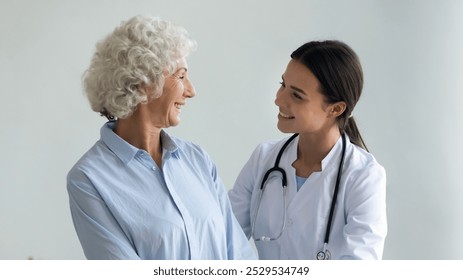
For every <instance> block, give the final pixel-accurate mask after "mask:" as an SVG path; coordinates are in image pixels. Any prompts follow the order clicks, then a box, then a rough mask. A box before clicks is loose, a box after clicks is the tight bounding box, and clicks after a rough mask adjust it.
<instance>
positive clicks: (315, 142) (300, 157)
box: [293, 127, 341, 177]
mask: <svg viewBox="0 0 463 280" xmlns="http://www.w3.org/2000/svg"><path fill="white" fill-rule="evenodd" d="M340 136H341V134H340V132H339V129H338V128H337V127H335V128H333V129H331V130H329V131H328V132H326V131H325V132H323V133H301V134H300V135H299V141H298V147H297V159H296V161H295V162H294V163H293V167H294V168H295V169H296V175H298V176H302V177H308V176H310V174H312V173H313V172H317V171H321V170H322V160H323V159H324V158H325V157H326V156H327V155H328V153H329V152H330V151H331V149H332V148H333V147H334V145H335V144H336V142H337V141H338V139H339V137H340Z"/></svg>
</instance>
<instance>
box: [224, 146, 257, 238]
mask: <svg viewBox="0 0 463 280" xmlns="http://www.w3.org/2000/svg"><path fill="white" fill-rule="evenodd" d="M259 158H260V147H257V148H256V149H255V150H254V152H253V153H252V155H251V157H250V158H249V160H248V161H247V162H246V164H245V165H244V166H243V168H242V169H241V172H240V173H239V175H238V177H237V179H236V181H235V184H234V186H233V189H232V190H230V191H229V193H228V196H229V197H230V202H231V204H232V208H233V213H234V214H235V216H236V219H237V220H238V222H239V223H240V225H241V227H242V229H243V231H244V233H245V234H246V237H247V238H248V239H249V238H250V237H251V207H252V206H251V200H252V194H253V190H254V188H255V185H256V183H257V172H258V171H257V166H258V165H257V163H258V162H259Z"/></svg>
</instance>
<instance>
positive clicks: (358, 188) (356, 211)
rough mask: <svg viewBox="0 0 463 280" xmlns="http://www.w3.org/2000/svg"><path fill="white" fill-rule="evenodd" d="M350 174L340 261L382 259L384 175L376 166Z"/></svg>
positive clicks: (384, 202) (384, 207)
mask: <svg viewBox="0 0 463 280" xmlns="http://www.w3.org/2000/svg"><path fill="white" fill-rule="evenodd" d="M356 173H357V174H351V176H349V177H350V178H352V183H349V185H350V186H351V188H350V189H349V190H348V193H346V202H345V203H346V207H345V208H346V209H345V215H346V225H345V227H344V231H343V236H344V246H343V248H344V250H342V251H341V252H342V254H341V256H339V258H340V259H382V255H383V248H384V241H385V238H386V234H387V219H386V172H385V170H384V168H383V167H382V166H380V165H379V164H377V163H376V162H371V163H370V164H369V165H368V166H366V168H363V169H362V170H358V171H357V172H356Z"/></svg>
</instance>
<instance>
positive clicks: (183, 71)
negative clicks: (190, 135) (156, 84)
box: [149, 59, 196, 128]
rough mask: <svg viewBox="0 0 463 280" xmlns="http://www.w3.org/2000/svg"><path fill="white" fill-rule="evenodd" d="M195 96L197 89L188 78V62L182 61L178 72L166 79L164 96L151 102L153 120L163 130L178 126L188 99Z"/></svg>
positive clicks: (163, 90) (179, 63)
mask: <svg viewBox="0 0 463 280" xmlns="http://www.w3.org/2000/svg"><path fill="white" fill-rule="evenodd" d="M195 95H196V92H195V89H194V87H193V85H192V83H191V81H190V79H189V78H188V66H187V63H186V60H185V59H181V60H179V62H178V68H177V71H176V72H175V73H174V74H172V75H170V76H167V77H166V78H165V82H164V87H163V89H162V95H161V96H160V97H159V98H156V99H153V100H151V101H150V102H149V103H151V104H150V105H152V107H151V108H152V110H151V111H152V113H153V114H152V116H153V118H152V120H153V122H154V123H155V125H157V126H158V127H162V128H167V127H170V126H176V125H178V124H179V122H180V113H181V110H182V107H183V106H184V105H185V104H186V99H187V98H192V97H194V96H195Z"/></svg>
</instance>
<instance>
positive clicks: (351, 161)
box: [344, 144, 386, 189]
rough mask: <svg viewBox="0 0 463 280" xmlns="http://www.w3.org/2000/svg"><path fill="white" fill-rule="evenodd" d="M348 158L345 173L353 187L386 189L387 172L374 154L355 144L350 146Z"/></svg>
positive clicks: (347, 152) (347, 153)
mask: <svg viewBox="0 0 463 280" xmlns="http://www.w3.org/2000/svg"><path fill="white" fill-rule="evenodd" d="M346 157H347V158H346V163H345V165H346V166H345V168H344V172H346V178H348V180H350V181H351V182H352V185H354V186H361V185H363V186H365V187H366V186H371V185H374V186H376V187H377V188H382V189H384V188H385V187H386V170H385V168H384V167H383V166H382V165H381V164H380V163H379V162H378V161H377V160H376V158H375V157H374V156H373V154H371V153H369V152H367V151H366V150H364V149H362V148H360V147H358V146H356V145H354V144H349V145H348V149H347V151H346Z"/></svg>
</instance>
